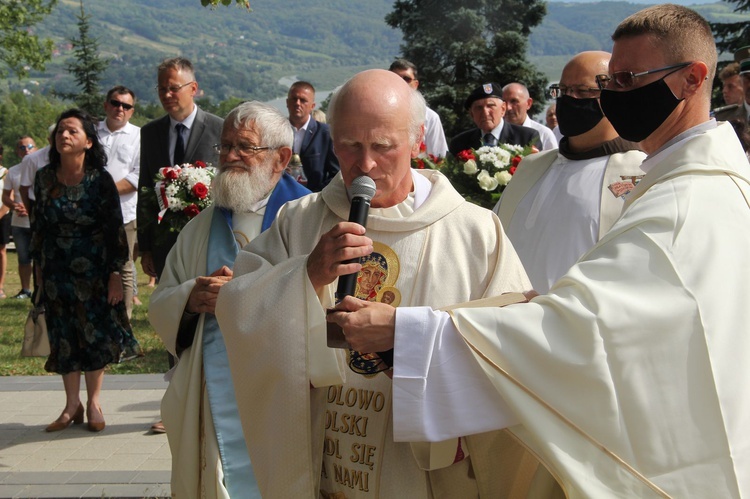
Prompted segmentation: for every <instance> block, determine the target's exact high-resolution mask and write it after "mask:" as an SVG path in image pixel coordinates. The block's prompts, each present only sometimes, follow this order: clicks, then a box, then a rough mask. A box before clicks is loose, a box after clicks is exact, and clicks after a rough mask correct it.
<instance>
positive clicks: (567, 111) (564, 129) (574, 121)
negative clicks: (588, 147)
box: [555, 95, 604, 137]
mask: <svg viewBox="0 0 750 499" xmlns="http://www.w3.org/2000/svg"><path fill="white" fill-rule="evenodd" d="M555 112H556V114H557V125H558V126H559V127H560V133H561V134H563V135H564V136H565V137H575V136H576V135H582V134H584V133H586V132H588V131H589V130H591V129H592V128H594V127H595V126H596V125H598V124H599V122H600V121H601V120H602V118H604V113H603V112H602V108H601V107H600V106H599V100H598V99H576V98H575V97H571V96H569V95H561V96H560V97H558V98H557V110H556V111H555Z"/></svg>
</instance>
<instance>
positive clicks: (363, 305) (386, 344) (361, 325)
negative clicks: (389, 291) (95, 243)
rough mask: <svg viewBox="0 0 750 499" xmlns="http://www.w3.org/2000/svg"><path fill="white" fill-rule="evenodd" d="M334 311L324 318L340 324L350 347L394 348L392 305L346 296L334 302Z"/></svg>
mask: <svg viewBox="0 0 750 499" xmlns="http://www.w3.org/2000/svg"><path fill="white" fill-rule="evenodd" d="M336 310H338V311H337V312H331V313H329V314H328V315H327V316H326V320H327V321H328V322H335V323H336V324H338V325H339V326H341V328H342V329H343V330H344V336H345V337H346V341H347V342H348V343H349V345H351V347H352V349H353V350H355V351H357V352H361V353H374V352H385V351H387V350H390V349H392V348H393V339H394V334H395V329H396V309H395V308H394V307H392V306H391V305H387V304H385V303H379V302H374V301H365V300H360V299H358V298H353V297H351V296H347V297H345V298H344V299H343V300H341V302H339V304H338V305H336Z"/></svg>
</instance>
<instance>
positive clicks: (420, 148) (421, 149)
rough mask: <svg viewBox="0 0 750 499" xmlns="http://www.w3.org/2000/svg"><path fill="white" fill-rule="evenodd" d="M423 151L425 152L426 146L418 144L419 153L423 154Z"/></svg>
mask: <svg viewBox="0 0 750 499" xmlns="http://www.w3.org/2000/svg"><path fill="white" fill-rule="evenodd" d="M425 151H427V144H425V143H424V142H422V143H421V144H419V152H425Z"/></svg>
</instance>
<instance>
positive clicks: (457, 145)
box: [448, 83, 542, 156]
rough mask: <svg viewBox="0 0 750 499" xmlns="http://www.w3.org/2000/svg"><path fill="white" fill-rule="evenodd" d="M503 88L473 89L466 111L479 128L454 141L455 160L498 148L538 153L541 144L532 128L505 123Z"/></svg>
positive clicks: (465, 104) (450, 147)
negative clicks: (533, 149)
mask: <svg viewBox="0 0 750 499" xmlns="http://www.w3.org/2000/svg"><path fill="white" fill-rule="evenodd" d="M502 95H503V87H502V86H500V85H498V84H497V83H485V84H484V85H481V86H479V87H477V88H476V89H474V91H473V92H471V94H469V97H467V99H466V102H465V103H464V107H465V108H466V109H467V110H468V111H469V115H470V116H471V119H472V120H473V121H474V124H475V125H476V126H477V128H473V129H471V130H467V131H465V132H462V133H460V134H458V135H456V136H455V137H453V140H451V143H450V145H449V146H448V149H449V151H450V152H451V154H453V155H454V156H455V155H456V154H458V153H459V152H461V151H463V150H466V149H478V148H480V147H482V146H496V145H498V144H515V145H520V146H527V145H529V144H532V145H535V146H536V147H537V148H538V149H539V150H541V149H542V143H541V141H540V139H539V133H538V132H537V131H536V130H534V129H533V128H528V127H525V126H521V125H514V124H512V123H509V122H507V121H505V120H503V116H505V110H506V109H507V107H506V104H505V102H504V101H503V99H502Z"/></svg>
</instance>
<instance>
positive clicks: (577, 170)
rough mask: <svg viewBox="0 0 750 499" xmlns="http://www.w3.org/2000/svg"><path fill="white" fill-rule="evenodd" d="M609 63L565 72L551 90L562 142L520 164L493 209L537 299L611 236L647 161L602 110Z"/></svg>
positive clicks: (589, 56)
mask: <svg viewBox="0 0 750 499" xmlns="http://www.w3.org/2000/svg"><path fill="white" fill-rule="evenodd" d="M610 56H611V54H609V53H608V52H599V51H593V52H582V53H580V54H578V55H576V56H575V57H573V59H571V60H570V61H569V62H568V63H567V64H566V65H565V67H564V68H563V71H562V76H561V78H560V84H559V85H553V86H552V87H551V88H550V93H551V94H553V95H552V96H553V97H555V98H556V99H557V121H558V123H559V125H560V129H561V130H562V131H563V135H565V137H564V138H563V140H562V141H561V142H560V147H559V149H557V148H556V149H553V150H551V151H542V152H540V153H538V154H532V155H530V156H527V157H526V158H524V160H523V161H521V164H520V165H518V170H516V173H515V174H514V175H513V181H512V182H511V183H510V184H508V186H507V187H506V188H505V190H504V191H503V195H502V197H501V198H500V201H499V202H498V204H497V206H495V209H494V211H495V213H497V216H498V218H500V222H502V224H503V228H504V229H505V232H506V233H507V234H508V239H510V242H511V243H513V247H514V248H515V249H516V252H518V256H519V258H521V262H522V263H523V266H524V268H525V269H526V272H527V273H528V274H529V279H530V280H531V285H532V286H533V287H534V291H536V292H538V293H546V292H547V291H549V289H550V287H551V286H552V285H553V284H554V283H555V282H557V280H558V279H560V277H562V276H563V274H565V272H567V271H568V269H569V268H570V267H571V266H572V265H573V264H574V263H576V262H577V261H578V259H579V258H580V257H581V255H583V254H584V253H585V252H586V251H588V250H589V249H591V247H592V246H594V244H596V242H597V241H599V239H601V237H602V236H603V235H604V234H606V233H607V232H608V231H609V229H610V227H612V224H613V223H615V220H617V219H618V218H619V217H620V213H621V212H622V207H623V205H624V203H625V196H626V195H627V193H628V192H630V191H631V190H632V189H633V188H634V187H635V184H637V183H638V181H639V180H640V179H641V178H642V177H643V171H642V170H641V163H642V162H643V160H644V158H645V157H646V155H645V154H644V153H643V152H642V151H640V150H639V149H638V144H635V143H633V142H629V141H627V140H623V139H622V138H620V137H619V136H618V135H617V132H616V131H615V129H614V128H613V127H612V124H611V123H610V122H609V120H608V119H607V118H605V117H604V113H603V112H602V108H601V106H600V105H599V94H600V90H598V89H597V88H596V75H598V74H602V73H606V72H607V66H608V64H609V58H610ZM516 85H517V84H516ZM506 88H508V87H507V86H506Z"/></svg>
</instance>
